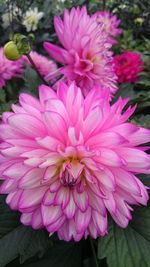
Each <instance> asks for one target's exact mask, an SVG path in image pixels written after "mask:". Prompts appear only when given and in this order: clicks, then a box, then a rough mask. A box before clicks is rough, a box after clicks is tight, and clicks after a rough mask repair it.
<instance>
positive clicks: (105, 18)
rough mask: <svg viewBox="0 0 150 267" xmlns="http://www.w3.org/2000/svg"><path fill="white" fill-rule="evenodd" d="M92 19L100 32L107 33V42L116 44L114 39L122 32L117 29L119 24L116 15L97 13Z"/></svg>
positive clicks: (105, 12)
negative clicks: (94, 19) (98, 26)
mask: <svg viewBox="0 0 150 267" xmlns="http://www.w3.org/2000/svg"><path fill="white" fill-rule="evenodd" d="M93 17H95V18H96V21H97V23H98V24H99V25H100V28H101V31H104V32H105V33H107V36H108V41H109V42H110V43H112V44H115V43H117V41H116V40H115V38H116V37H117V36H118V35H120V34H121V33H122V30H121V29H120V28H118V26H119V24H120V22H121V21H120V19H118V18H117V16H116V15H112V14H111V13H110V12H109V11H98V12H96V13H95V14H94V15H93Z"/></svg>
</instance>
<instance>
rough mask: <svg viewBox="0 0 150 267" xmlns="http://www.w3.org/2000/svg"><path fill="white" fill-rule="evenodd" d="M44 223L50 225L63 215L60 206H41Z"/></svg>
mask: <svg viewBox="0 0 150 267" xmlns="http://www.w3.org/2000/svg"><path fill="white" fill-rule="evenodd" d="M41 212H42V219H43V224H44V225H45V226H48V225H49V224H52V223H54V222H56V221H57V220H58V219H59V218H60V217H61V216H62V211H61V208H60V206H44V205H42V206H41Z"/></svg>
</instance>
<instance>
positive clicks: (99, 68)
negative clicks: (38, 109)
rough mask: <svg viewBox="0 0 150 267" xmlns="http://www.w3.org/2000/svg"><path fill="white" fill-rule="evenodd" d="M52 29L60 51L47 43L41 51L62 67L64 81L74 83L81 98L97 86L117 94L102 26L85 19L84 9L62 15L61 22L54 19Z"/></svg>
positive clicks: (108, 49) (86, 16)
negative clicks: (80, 92)
mask: <svg viewBox="0 0 150 267" xmlns="http://www.w3.org/2000/svg"><path fill="white" fill-rule="evenodd" d="M54 26H55V31H56V34H57V36H58V38H59V41H60V43H61V45H62V47H59V46H57V45H54V44H52V43H50V42H45V43H44V48H45V49H46V51H47V52H48V53H49V55H50V56H51V57H53V58H54V59H55V60H56V61H58V62H60V63H62V64H63V65H64V66H63V67H61V68H60V73H62V74H63V75H64V77H65V80H68V79H70V80H71V81H76V84H77V85H78V86H80V88H82V91H83V94H84V95H86V94H87V93H88V91H89V90H90V89H91V88H92V87H93V86H95V85H99V84H100V85H101V86H103V87H105V89H106V90H110V91H111V92H112V93H113V92H115V91H116V90H117V87H116V85H115V82H116V75H115V73H114V70H113V64H112V52H111V51H110V48H111V46H112V43H111V42H109V41H108V34H107V33H106V32H105V31H104V30H103V25H98V24H97V21H96V19H95V17H94V16H91V17H90V16H89V15H88V14H87V10H86V8H85V7H83V8H79V7H78V8H76V9H75V8H72V9H71V11H70V12H69V11H68V10H65V11H64V18H63V20H62V19H61V18H60V17H55V19H54Z"/></svg>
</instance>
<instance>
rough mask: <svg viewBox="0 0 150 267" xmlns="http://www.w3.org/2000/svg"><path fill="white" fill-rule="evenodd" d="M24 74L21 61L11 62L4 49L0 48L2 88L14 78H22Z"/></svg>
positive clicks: (0, 81) (0, 84)
mask: <svg viewBox="0 0 150 267" xmlns="http://www.w3.org/2000/svg"><path fill="white" fill-rule="evenodd" d="M22 72H23V69H22V62H21V60H16V61H11V60H9V59H7V58H6V57H5V55H4V52H3V48H2V47H0V88H2V87H4V86H5V85H6V82H7V81H8V80H11V79H12V78H13V77H21V74H22Z"/></svg>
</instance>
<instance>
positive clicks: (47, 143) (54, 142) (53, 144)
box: [36, 136, 62, 151]
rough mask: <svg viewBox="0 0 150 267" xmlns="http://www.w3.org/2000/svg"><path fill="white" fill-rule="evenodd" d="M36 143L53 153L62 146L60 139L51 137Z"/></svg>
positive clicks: (38, 140) (38, 139)
mask: <svg viewBox="0 0 150 267" xmlns="http://www.w3.org/2000/svg"><path fill="white" fill-rule="evenodd" d="M36 141H37V143H38V144H39V145H41V146H42V147H45V148H47V149H49V150H52V151H56V149H57V147H58V145H60V146H62V143H61V142H60V141H59V140H58V139H56V138H54V137H51V136H46V137H44V138H37V139H36Z"/></svg>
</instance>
